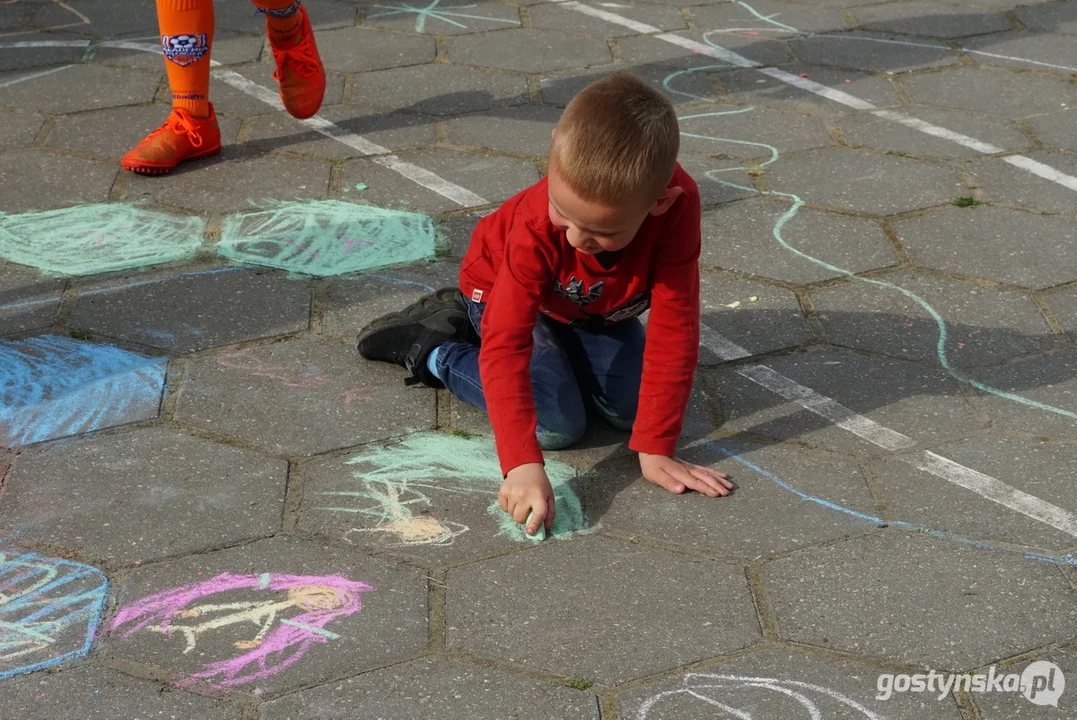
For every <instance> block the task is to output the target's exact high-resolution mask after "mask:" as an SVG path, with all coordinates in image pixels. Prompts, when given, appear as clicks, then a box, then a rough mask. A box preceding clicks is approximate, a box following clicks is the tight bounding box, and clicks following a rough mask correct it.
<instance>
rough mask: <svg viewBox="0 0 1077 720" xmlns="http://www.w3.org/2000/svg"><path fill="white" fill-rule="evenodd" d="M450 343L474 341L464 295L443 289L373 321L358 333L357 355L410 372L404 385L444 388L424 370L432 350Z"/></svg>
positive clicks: (449, 289)
mask: <svg viewBox="0 0 1077 720" xmlns="http://www.w3.org/2000/svg"><path fill="white" fill-rule="evenodd" d="M453 340H460V341H463V342H475V341H476V340H477V335H476V333H475V329H474V328H473V327H472V325H471V319H470V318H469V317H468V314H467V304H466V302H465V300H464V296H463V294H461V292H460V291H459V290H457V289H456V288H442V289H441V290H438V291H437V292H435V293H431V294H430V295H426V296H424V297H422V298H420V299H419V300H418V301H417V302H415V303H412V304H411V305H409V306H407V307H406V308H404V309H403V310H401V311H400V312H395V313H390V314H388V315H383V316H382V317H380V318H378V319H377V320H374V321H373V322H371V323H370V324H369V325H367V326H366V327H365V328H363V329H362V331H360V333H359V338H358V343H357V347H358V350H359V354H360V355H361V356H363V357H364V358H366V359H367V360H378V361H381V362H391V363H394V364H396V365H400V366H401V367H403V368H405V369H406V370H407V371H408V372H410V373H411V376H410V377H409V378H407V379H406V380H405V381H404V383H405V384H407V385H414V384H415V383H419V382H421V383H424V384H426V385H429V386H430V387H436V388H441V387H445V386H444V385H443V384H442V383H441V381H440V380H438V379H437V377H435V376H434V375H433V373H431V372H430V371H429V370H428V369H427V367H426V359H427V357H429V356H430V353H431V352H432V351H433V350H434V348H436V347H438V346H440V345H443V344H445V343H447V342H450V341H453Z"/></svg>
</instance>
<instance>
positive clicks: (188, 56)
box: [161, 33, 209, 65]
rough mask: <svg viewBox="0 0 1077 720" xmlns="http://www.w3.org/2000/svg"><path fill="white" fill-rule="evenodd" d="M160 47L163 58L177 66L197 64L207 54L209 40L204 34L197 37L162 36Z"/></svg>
mask: <svg viewBox="0 0 1077 720" xmlns="http://www.w3.org/2000/svg"><path fill="white" fill-rule="evenodd" d="M161 47H162V48H164V52H165V57H166V58H168V59H169V60H171V61H172V62H174V63H176V64H177V65H190V64H191V63H195V62H198V61H199V60H201V59H202V58H203V57H205V55H206V53H208V52H209V40H207V39H206V35H205V33H201V34H199V35H187V34H183V35H162V36H161Z"/></svg>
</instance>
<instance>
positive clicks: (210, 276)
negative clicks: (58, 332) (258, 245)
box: [71, 268, 310, 355]
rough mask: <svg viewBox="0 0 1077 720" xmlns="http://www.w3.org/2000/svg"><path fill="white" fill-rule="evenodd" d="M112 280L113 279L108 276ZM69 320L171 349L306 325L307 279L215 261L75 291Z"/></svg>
mask: <svg viewBox="0 0 1077 720" xmlns="http://www.w3.org/2000/svg"><path fill="white" fill-rule="evenodd" d="M113 282H115V281H113ZM76 303H77V304H76V307H75V312H74V314H73V315H72V316H71V322H72V323H73V324H74V325H75V326H76V327H79V328H82V329H84V330H88V331H90V332H92V333H94V335H104V336H107V337H111V338H115V339H117V340H123V341H125V342H134V343H139V344H142V345H148V346H150V347H156V348H161V349H162V350H167V351H168V352H169V353H170V354H172V355H186V354H187V353H191V352H195V351H198V350H205V349H206V348H211V347H219V346H222V345H231V344H233V343H237V342H244V341H248V340H257V339H259V338H264V337H273V336H276V335H283V334H287V333H296V332H301V331H303V330H306V329H307V328H308V327H309V325H310V284H309V282H306V281H303V280H298V279H289V278H287V277H285V276H284V274H283V273H278V272H271V271H266V270H243V269H240V268H218V269H213V270H208V271H206V270H194V271H193V272H189V273H184V274H182V275H179V276H176V275H175V274H172V275H171V276H166V277H160V278H153V279H148V280H139V279H137V277H133V278H129V279H128V282H126V283H123V284H118V285H112V286H108V285H106V286H103V287H98V288H93V289H89V290H83V291H81V292H80V293H79V297H78V299H77V300H76Z"/></svg>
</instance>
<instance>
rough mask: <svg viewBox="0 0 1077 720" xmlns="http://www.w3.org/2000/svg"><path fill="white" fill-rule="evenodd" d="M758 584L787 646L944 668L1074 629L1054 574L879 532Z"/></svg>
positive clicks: (781, 566)
mask: <svg viewBox="0 0 1077 720" xmlns="http://www.w3.org/2000/svg"><path fill="white" fill-rule="evenodd" d="M763 583H764V586H765V587H766V588H767V590H768V591H769V595H770V597H771V598H772V599H771V603H772V605H773V607H774V612H775V614H776V615H777V619H778V632H779V633H780V634H781V636H782V637H784V638H787V639H790V640H794V641H796V642H804V643H808V644H811V645H823V646H827V647H833V648H837V649H839V650H845V651H847V652H852V653H859V654H866V655H869V656H873V657H880V658H887V659H892V660H901V661H905V662H909V663H914V664H917V665H925V666H932V667H937V668H940V669H943V670H953V671H958V670H968V669H972V668H974V667H979V666H982V665H986V664H988V663H990V662H992V661H994V660H996V659H997V658H1002V657H1008V656H1010V655H1015V654H1017V653H1020V652H1024V651H1026V650H1027V649H1028V648H1032V647H1038V646H1041V645H1046V644H1048V643H1051V642H1055V641H1057V640H1059V639H1061V638H1063V637H1070V636H1072V635H1073V633H1074V629H1075V628H1077V610H1074V603H1073V595H1074V591H1073V590H1072V589H1071V588H1070V587H1068V585H1066V584H1065V582H1064V581H1063V579H1062V576H1061V574H1060V573H1059V572H1058V570H1057V569H1056V568H1054V567H1052V566H1050V565H1048V564H1046V563H1039V562H1035V561H1031V560H1028V559H1026V558H1023V557H1020V556H1016V555H1003V554H1001V553H997V552H992V551H989V550H984V549H980V548H974V547H969V546H965V545H961V544H959V543H950V542H946V541H945V540H939V539H936V538H931V537H927V536H924V535H911V534H903V533H898V532H894V531H889V532H885V531H884V532H881V533H878V534H876V535H873V536H871V537H866V538H859V539H856V540H851V541H848V542H844V543H840V544H838V545H831V546H829V547H826V548H819V549H815V550H811V551H808V552H805V553H802V554H797V555H794V556H791V557H788V558H783V559H781V560H777V561H774V562H772V563H770V564H768V565H766V566H765V567H764V569H763ZM928 618H930V620H928Z"/></svg>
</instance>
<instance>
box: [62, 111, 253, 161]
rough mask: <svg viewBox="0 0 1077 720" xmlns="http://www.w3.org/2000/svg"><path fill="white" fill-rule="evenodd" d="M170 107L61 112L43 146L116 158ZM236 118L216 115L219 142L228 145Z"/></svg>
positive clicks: (233, 139) (153, 127)
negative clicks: (219, 132) (219, 131)
mask: <svg viewBox="0 0 1077 720" xmlns="http://www.w3.org/2000/svg"><path fill="white" fill-rule="evenodd" d="M169 112H170V109H169V108H168V107H164V106H161V105H139V106H135V107H124V108H110V109H107V110H98V111H95V112H89V113H78V114H75V115H63V116H60V117H58V118H57V119H56V127H55V129H53V131H52V132H50V133H49V136H48V138H47V139H46V140H45V147H50V148H57V149H60V150H70V151H72V152H77V153H88V154H90V155H95V156H97V157H100V158H107V159H110V160H115V161H117V166H118V161H119V159H120V158H121V157H123V156H124V154H126V153H127V151H128V150H130V149H131V148H133V147H134V146H135V145H137V144H138V143H140V142H141V141H142V139H143V138H145V137H146V136H147V135H149V134H150V133H151V132H153V131H154V130H156V129H157V128H158V127H160V125H161V123H163V122H165V120H166V119H167V118H168V115H169ZM239 123H240V121H239V120H238V119H236V118H218V119H217V124H218V125H219V126H220V129H221V142H222V143H224V144H225V145H232V144H234V143H235V142H236V136H237V135H238V134H239Z"/></svg>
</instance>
